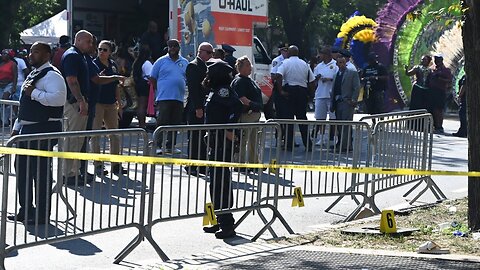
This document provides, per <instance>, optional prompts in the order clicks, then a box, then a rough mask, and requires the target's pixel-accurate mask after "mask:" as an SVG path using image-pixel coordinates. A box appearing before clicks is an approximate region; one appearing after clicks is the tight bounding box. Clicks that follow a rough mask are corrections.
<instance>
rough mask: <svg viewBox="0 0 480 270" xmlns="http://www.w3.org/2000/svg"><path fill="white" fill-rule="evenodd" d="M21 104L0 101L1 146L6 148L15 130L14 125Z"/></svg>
mask: <svg viewBox="0 0 480 270" xmlns="http://www.w3.org/2000/svg"><path fill="white" fill-rule="evenodd" d="M19 105H20V102H18V101H14V100H6V99H0V132H1V133H0V134H1V135H0V136H1V138H0V144H1V146H4V145H5V144H6V143H7V141H8V139H10V134H11V133H12V130H13V124H14V123H15V119H16V118H17V114H18V107H19Z"/></svg>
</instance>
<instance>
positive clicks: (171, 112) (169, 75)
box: [150, 39, 188, 154]
mask: <svg viewBox="0 0 480 270" xmlns="http://www.w3.org/2000/svg"><path fill="white" fill-rule="evenodd" d="M167 47H168V54H166V55H164V56H162V57H160V58H158V60H157V61H155V64H153V67H152V71H151V74H150V80H151V82H152V84H153V86H154V88H155V102H156V104H157V111H158V117H157V126H165V125H180V124H181V123H182V116H183V100H184V96H185V72H186V69H187V65H188V61H187V59H185V58H183V57H182V56H181V55H180V43H179V42H178V40H176V39H171V40H169V41H168V42H167ZM162 140H163V138H160V139H159V141H158V142H157V144H158V146H159V150H160V151H161V153H160V152H159V153H158V154H163V150H165V152H167V153H174V154H179V153H181V151H180V149H176V148H175V140H176V134H173V132H169V134H168V138H167V141H166V144H165V146H166V147H165V148H164V149H162Z"/></svg>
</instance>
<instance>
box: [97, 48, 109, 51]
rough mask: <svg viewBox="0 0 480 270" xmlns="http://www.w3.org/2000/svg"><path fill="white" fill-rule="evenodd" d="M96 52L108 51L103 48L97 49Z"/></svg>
mask: <svg viewBox="0 0 480 270" xmlns="http://www.w3.org/2000/svg"><path fill="white" fill-rule="evenodd" d="M98 51H99V52H108V49H105V48H98Z"/></svg>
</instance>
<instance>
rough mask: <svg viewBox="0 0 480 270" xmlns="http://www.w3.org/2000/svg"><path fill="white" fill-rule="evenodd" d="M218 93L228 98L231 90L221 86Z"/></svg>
mask: <svg viewBox="0 0 480 270" xmlns="http://www.w3.org/2000/svg"><path fill="white" fill-rule="evenodd" d="M218 95H219V96H220V97H222V98H227V97H229V96H230V91H229V90H228V88H220V89H219V90H218Z"/></svg>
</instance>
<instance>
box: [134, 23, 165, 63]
mask: <svg viewBox="0 0 480 270" xmlns="http://www.w3.org/2000/svg"><path fill="white" fill-rule="evenodd" d="M140 44H141V45H142V46H144V45H147V46H148V48H149V49H150V51H151V52H152V59H153V61H154V62H155V60H157V59H158V58H159V57H160V56H162V55H165V53H164V48H165V47H166V46H167V43H166V42H165V38H164V36H163V35H162V34H160V33H159V32H158V25H157V23H156V22H154V21H150V22H149V23H148V30H147V31H146V32H145V33H143V35H142V37H141V38H140Z"/></svg>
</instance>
